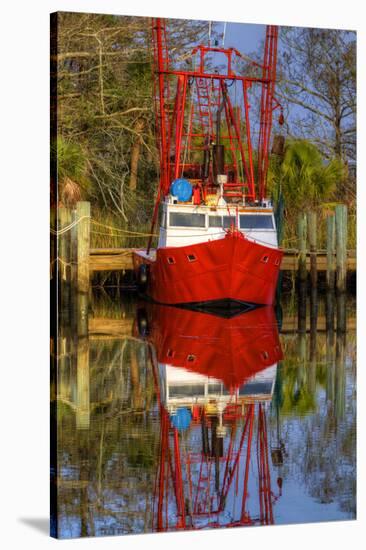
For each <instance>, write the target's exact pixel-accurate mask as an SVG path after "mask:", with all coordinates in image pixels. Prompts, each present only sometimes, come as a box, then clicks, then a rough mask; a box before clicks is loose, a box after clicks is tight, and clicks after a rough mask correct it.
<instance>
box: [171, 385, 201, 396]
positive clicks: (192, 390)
mask: <svg viewBox="0 0 366 550" xmlns="http://www.w3.org/2000/svg"><path fill="white" fill-rule="evenodd" d="M203 395H205V386H204V385H202V384H184V385H183V384H181V385H180V384H179V385H178V384H177V385H175V384H174V385H169V397H170V398H174V397H201V396H203Z"/></svg>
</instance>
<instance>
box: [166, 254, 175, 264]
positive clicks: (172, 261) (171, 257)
mask: <svg viewBox="0 0 366 550" xmlns="http://www.w3.org/2000/svg"><path fill="white" fill-rule="evenodd" d="M167 261H168V264H175V259H174V258H173V256H168V258H167Z"/></svg>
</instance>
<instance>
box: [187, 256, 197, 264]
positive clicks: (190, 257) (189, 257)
mask: <svg viewBox="0 0 366 550" xmlns="http://www.w3.org/2000/svg"><path fill="white" fill-rule="evenodd" d="M187 258H188V261H189V262H195V261H196V260H197V256H196V255H195V254H187Z"/></svg>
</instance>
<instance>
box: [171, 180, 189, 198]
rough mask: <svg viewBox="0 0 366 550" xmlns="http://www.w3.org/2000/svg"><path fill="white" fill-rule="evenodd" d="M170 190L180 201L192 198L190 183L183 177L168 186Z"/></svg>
mask: <svg viewBox="0 0 366 550" xmlns="http://www.w3.org/2000/svg"><path fill="white" fill-rule="evenodd" d="M170 192H171V194H172V195H174V196H175V197H177V199H178V200H179V201H181V202H187V201H190V200H191V198H192V185H191V184H190V183H189V181H188V180H185V179H184V178H178V179H176V180H174V181H173V183H172V184H171V186H170Z"/></svg>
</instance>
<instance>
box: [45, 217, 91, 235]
mask: <svg viewBox="0 0 366 550" xmlns="http://www.w3.org/2000/svg"><path fill="white" fill-rule="evenodd" d="M85 218H90V216H81V217H80V218H78V219H77V220H75V221H73V222H72V223H70V224H69V225H66V226H65V227H63V228H62V229H59V230H58V231H56V230H55V229H52V227H50V232H51V234H52V235H56V236H57V237H58V236H59V235H63V234H64V233H66V232H67V231H70V229H72V228H73V227H75V225H77V224H78V223H80V222H81V220H84V219H85Z"/></svg>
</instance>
